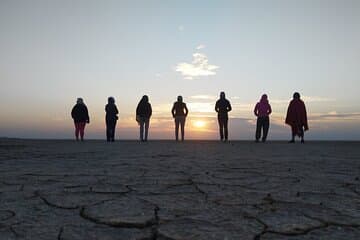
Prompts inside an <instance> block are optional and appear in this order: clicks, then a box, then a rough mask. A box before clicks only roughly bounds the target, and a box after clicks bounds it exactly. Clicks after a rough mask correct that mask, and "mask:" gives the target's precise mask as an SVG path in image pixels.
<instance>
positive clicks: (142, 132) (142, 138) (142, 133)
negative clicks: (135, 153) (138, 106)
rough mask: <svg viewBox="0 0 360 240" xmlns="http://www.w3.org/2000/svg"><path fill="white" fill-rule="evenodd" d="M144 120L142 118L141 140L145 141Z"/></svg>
mask: <svg viewBox="0 0 360 240" xmlns="http://www.w3.org/2000/svg"><path fill="white" fill-rule="evenodd" d="M144 124H145V122H144V120H143V119H141V120H140V141H144Z"/></svg>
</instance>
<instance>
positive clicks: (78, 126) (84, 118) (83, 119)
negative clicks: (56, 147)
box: [71, 98, 90, 141]
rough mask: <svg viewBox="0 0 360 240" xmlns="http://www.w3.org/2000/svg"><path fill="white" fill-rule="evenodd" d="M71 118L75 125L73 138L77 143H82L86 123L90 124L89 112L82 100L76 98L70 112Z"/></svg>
mask: <svg viewBox="0 0 360 240" xmlns="http://www.w3.org/2000/svg"><path fill="white" fill-rule="evenodd" d="M71 117H72V118H73V119H74V124H75V137H76V141H79V134H80V139H81V141H84V131H85V125H86V123H90V118H89V112H88V109H87V107H86V105H85V103H84V101H83V99H82V98H78V99H77V101H76V104H75V106H74V107H73V108H72V110H71Z"/></svg>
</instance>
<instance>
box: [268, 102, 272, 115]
mask: <svg viewBox="0 0 360 240" xmlns="http://www.w3.org/2000/svg"><path fill="white" fill-rule="evenodd" d="M271 113H272V109H271V105H270V104H269V110H268V114H269V115H270V114H271Z"/></svg>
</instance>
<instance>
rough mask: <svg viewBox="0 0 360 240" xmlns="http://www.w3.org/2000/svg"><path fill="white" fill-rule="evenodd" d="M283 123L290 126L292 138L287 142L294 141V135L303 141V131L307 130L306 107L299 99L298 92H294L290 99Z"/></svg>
mask: <svg viewBox="0 0 360 240" xmlns="http://www.w3.org/2000/svg"><path fill="white" fill-rule="evenodd" d="M285 123H286V124H288V125H290V126H291V132H292V138H291V140H290V141H289V143H294V142H295V136H296V135H297V136H299V137H300V138H301V143H304V131H307V130H309V126H308V120H307V114H306V108H305V104H304V102H303V101H302V100H301V99H300V94H299V93H298V92H295V93H294V95H293V99H292V100H291V101H290V104H289V107H288V110H287V114H286V120H285Z"/></svg>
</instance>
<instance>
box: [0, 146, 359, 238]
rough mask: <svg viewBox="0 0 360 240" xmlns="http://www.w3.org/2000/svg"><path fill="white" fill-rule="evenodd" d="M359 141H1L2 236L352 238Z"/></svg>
mask: <svg viewBox="0 0 360 240" xmlns="http://www.w3.org/2000/svg"><path fill="white" fill-rule="evenodd" d="M359 177H360V143H359V142H310V141H309V142H306V143H305V144H300V143H296V144H288V143H286V142H271V141H270V142H268V143H266V144H261V143H259V144H256V143H253V142H246V141H234V142H229V143H220V142H215V141H185V142H184V143H176V142H174V141H150V142H147V143H140V142H137V141H117V142H114V143H107V142H105V141H95V140H94V141H91V140H88V141H85V142H75V141H70V140H63V141H62V140H14V139H2V140H0V239H1V240H3V239H6V240H7V239H36V240H42V239H46V240H47V239H49V240H50V239H59V240H80V239H81V240H83V239H86V240H94V239H99V240H110V239H122V240H140V239H141V240H144V239H149V240H150V239H153V240H188V239H199V240H232V239H234V240H238V239H254V240H256V239H261V240H273V239H280V240H283V239H290V240H292V239H293V240H295V239H296V240H300V239H304V240H305V239H306V240H307V239H346V240H349V239H360V180H359Z"/></svg>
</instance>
